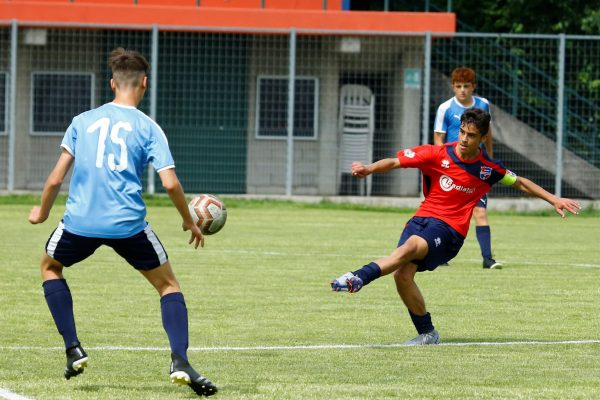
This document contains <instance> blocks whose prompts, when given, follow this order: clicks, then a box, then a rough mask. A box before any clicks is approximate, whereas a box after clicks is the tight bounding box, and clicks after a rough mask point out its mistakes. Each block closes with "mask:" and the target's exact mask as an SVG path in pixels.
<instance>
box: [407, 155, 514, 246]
mask: <svg viewBox="0 0 600 400" xmlns="http://www.w3.org/2000/svg"><path fill="white" fill-rule="evenodd" d="M455 149H456V143H447V144H445V145H444V146H434V145H430V144H426V145H422V146H417V147H414V148H412V149H407V150H401V151H399V152H398V160H400V167H402V168H419V169H420V170H421V172H422V173H423V181H424V182H423V185H424V189H423V193H424V194H425V200H423V202H422V203H421V206H420V207H419V209H418V210H417V212H416V213H415V216H418V217H433V218H437V219H440V220H442V221H444V222H446V223H447V224H448V225H450V226H451V227H452V228H454V229H455V230H456V231H457V232H458V233H460V234H461V235H463V236H464V237H466V236H467V232H468V231H469V221H470V220H471V215H472V213H473V208H475V205H476V204H477V202H478V201H479V199H480V198H481V197H483V195H485V194H486V193H487V192H489V191H490V189H491V188H492V186H493V185H494V184H496V183H498V182H500V183H502V184H504V185H512V184H513V183H514V182H515V181H516V179H517V178H516V175H515V174H514V173H512V172H511V171H509V170H508V169H506V168H505V167H504V165H502V164H501V163H500V162H499V161H497V160H492V159H490V158H489V157H488V156H487V154H486V153H485V152H484V151H480V152H479V155H478V156H477V157H476V158H474V159H472V160H463V159H461V158H460V157H459V156H458V154H457V153H456V151H455Z"/></svg>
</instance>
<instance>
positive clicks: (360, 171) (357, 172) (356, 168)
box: [352, 161, 371, 178]
mask: <svg viewBox="0 0 600 400" xmlns="http://www.w3.org/2000/svg"><path fill="white" fill-rule="evenodd" d="M352 175H353V176H358V177H359V178H364V177H366V176H369V175H371V171H369V169H368V168H367V167H366V166H365V165H364V164H363V163H361V162H360V161H355V162H353V163H352Z"/></svg>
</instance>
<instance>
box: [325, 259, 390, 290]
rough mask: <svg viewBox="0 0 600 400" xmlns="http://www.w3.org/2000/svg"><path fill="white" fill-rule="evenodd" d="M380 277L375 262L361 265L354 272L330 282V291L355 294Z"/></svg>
mask: <svg viewBox="0 0 600 400" xmlns="http://www.w3.org/2000/svg"><path fill="white" fill-rule="evenodd" d="M380 276H381V268H380V267H379V265H378V264H377V263H375V262H370V263H368V264H367V265H363V267H362V268H360V269H358V270H356V271H354V272H346V273H345V274H344V275H342V276H340V277H339V278H337V279H334V280H333V281H331V290H333V291H335V292H342V291H343V292H350V293H356V292H358V291H359V290H360V289H362V287H363V286H365V285H367V284H369V283H370V282H371V281H374V280H375V279H377V278H379V277H380Z"/></svg>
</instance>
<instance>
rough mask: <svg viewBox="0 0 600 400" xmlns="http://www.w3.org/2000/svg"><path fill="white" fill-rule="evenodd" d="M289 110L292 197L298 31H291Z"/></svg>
mask: <svg viewBox="0 0 600 400" xmlns="http://www.w3.org/2000/svg"><path fill="white" fill-rule="evenodd" d="M288 63H289V66H288V108H287V175H286V180H285V195H286V196H291V195H292V184H293V181H294V108H295V105H294V97H295V89H296V87H295V85H296V30H295V29H292V30H291V31H290V54H289V59H288Z"/></svg>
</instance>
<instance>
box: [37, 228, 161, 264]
mask: <svg viewBox="0 0 600 400" xmlns="http://www.w3.org/2000/svg"><path fill="white" fill-rule="evenodd" d="M102 245H106V246H109V247H112V248H113V250H115V251H116V252H117V254H119V255H120V256H121V257H123V258H124V259H125V260H126V261H127V262H128V263H129V264H131V265H132V266H133V267H134V268H135V269H138V270H143V271H148V270H151V269H154V268H156V267H159V266H161V265H163V264H164V263H166V262H167V260H168V259H169V257H168V255H167V252H166V250H165V248H164V247H163V245H162V243H160V240H158V237H157V236H156V234H155V233H154V231H152V228H151V227H150V225H149V224H148V225H146V228H144V230H143V231H141V232H139V233H137V234H135V235H133V236H130V237H128V238H122V239H108V238H94V237H86V236H79V235H75V234H74V233H71V232H69V231H67V230H66V229H65V225H64V224H63V222H62V221H61V222H60V223H59V224H58V227H57V228H56V229H55V230H54V232H52V235H50V238H49V239H48V242H46V254H48V255H49V256H50V257H52V258H54V259H55V260H56V261H58V262H60V263H61V264H62V265H64V266H65V267H69V266H71V265H73V264H75V263H78V262H80V261H83V260H85V259H86V258H88V257H89V256H91V255H92V254H94V252H95V251H96V249H98V247H100V246H102Z"/></svg>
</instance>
